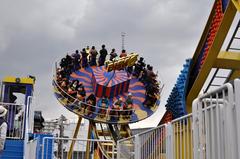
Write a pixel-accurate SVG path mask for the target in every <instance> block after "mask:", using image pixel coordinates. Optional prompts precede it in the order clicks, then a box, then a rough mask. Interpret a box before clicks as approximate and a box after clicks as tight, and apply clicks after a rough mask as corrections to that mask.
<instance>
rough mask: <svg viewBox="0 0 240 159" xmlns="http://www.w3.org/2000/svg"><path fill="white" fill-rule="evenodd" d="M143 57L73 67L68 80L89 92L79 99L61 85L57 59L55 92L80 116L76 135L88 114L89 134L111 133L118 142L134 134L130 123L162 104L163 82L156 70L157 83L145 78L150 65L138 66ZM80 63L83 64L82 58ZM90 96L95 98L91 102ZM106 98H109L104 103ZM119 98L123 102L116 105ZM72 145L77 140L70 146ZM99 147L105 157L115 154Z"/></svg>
mask: <svg viewBox="0 0 240 159" xmlns="http://www.w3.org/2000/svg"><path fill="white" fill-rule="evenodd" d="M142 60H143V58H142V59H141V58H140V60H138V54H136V53H131V54H128V55H127V56H126V57H122V58H118V59H114V60H113V61H106V62H105V65H103V66H89V65H88V66H86V67H82V68H78V69H74V71H72V72H71V73H70V76H69V77H68V79H67V80H68V81H72V82H74V81H78V82H77V83H80V85H81V87H84V89H85V92H86V96H85V97H84V99H79V98H77V97H76V96H75V95H71V94H70V93H69V92H68V91H67V90H66V89H64V88H62V86H61V82H59V77H58V73H59V70H60V67H58V66H59V65H58V63H57V62H56V74H55V75H54V78H53V87H54V94H55V96H56V98H57V100H58V101H59V102H60V103H61V104H62V105H63V106H64V107H65V108H66V109H68V110H69V111H71V112H73V113H75V114H76V115H78V116H79V122H78V125H77V127H76V131H75V134H74V137H76V136H77V133H78V130H79V126H80V123H81V118H85V119H88V120H89V121H90V126H89V132H88V137H89V138H91V137H93V136H94V138H96V139H99V138H101V137H103V138H105V139H106V136H108V137H110V139H113V140H114V141H115V142H116V141H117V140H118V139H121V138H125V137H129V136H131V131H130V128H129V126H128V124H129V123H135V122H138V121H140V120H143V119H145V118H148V117H149V116H151V115H152V114H153V113H154V112H155V111H156V110H157V108H158V106H159V104H160V90H161V89H160V83H159V82H158V81H157V80H156V77H157V76H156V74H154V72H153V71H151V73H152V74H154V75H155V77H154V79H152V80H153V81H154V83H153V81H149V80H146V79H149V77H148V76H145V77H144V71H145V72H147V68H145V66H144V67H142V68H140V69H138V68H139V67H138V65H139V62H140V63H141V62H142V63H143V61H142ZM80 61H83V60H81V59H80ZM80 64H81V65H82V62H80ZM129 70H132V71H129ZM145 75H146V74H145ZM145 78H146V79H145ZM153 86H154V88H155V93H153V92H154V91H153V89H152V88H153ZM129 96H131V101H132V102H130V103H131V104H130V106H129V105H128V104H126V100H127V99H128V98H129ZM90 97H92V98H93V99H94V100H95V102H88V99H89V98H90ZM103 99H104V100H107V102H104V105H103V102H102V100H103ZM119 100H121V101H122V102H120V103H121V104H118V105H117V104H116V103H118V101H119ZM106 103H107V104H106ZM97 125H99V126H97ZM103 127H105V128H103ZM106 129H107V130H106ZM92 134H93V135H92ZM73 145H74V143H73V144H72V145H71V147H73ZM100 150H102V154H104V156H105V157H107V158H108V157H111V155H112V154H107V153H106V152H104V146H102V148H100Z"/></svg>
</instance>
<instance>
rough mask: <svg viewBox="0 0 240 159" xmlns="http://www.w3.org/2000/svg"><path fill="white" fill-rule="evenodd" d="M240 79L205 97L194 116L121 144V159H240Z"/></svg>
mask: <svg viewBox="0 0 240 159" xmlns="http://www.w3.org/2000/svg"><path fill="white" fill-rule="evenodd" d="M239 97H240V80H239V79H237V80H235V81H234V89H233V85H232V84H230V83H227V84H225V85H223V86H222V87H220V88H218V89H216V90H214V91H211V92H209V93H206V94H204V95H201V96H200V97H199V98H197V99H195V100H194V102H193V113H192V114H189V115H186V116H183V117H181V118H178V119H176V120H173V121H172V122H170V123H167V124H165V125H161V126H159V127H157V128H154V129H151V130H148V131H146V132H143V133H141V134H137V135H135V136H132V137H129V138H126V139H122V140H119V141H118V145H117V150H118V159H239V158H240V98H239Z"/></svg>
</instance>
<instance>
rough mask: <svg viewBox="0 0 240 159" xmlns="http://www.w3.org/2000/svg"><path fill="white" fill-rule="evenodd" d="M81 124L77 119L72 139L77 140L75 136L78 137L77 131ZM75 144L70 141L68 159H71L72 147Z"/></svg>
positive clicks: (80, 120)
mask: <svg viewBox="0 0 240 159" xmlns="http://www.w3.org/2000/svg"><path fill="white" fill-rule="evenodd" d="M81 122H82V118H81V117H78V122H77V126H76V128H75V131H74V135H73V138H74V139H76V138H77V135H78V132H79V129H80V126H81ZM75 142H76V141H75V140H72V143H71V146H70V149H69V152H68V159H71V158H72V152H73V147H74V145H75Z"/></svg>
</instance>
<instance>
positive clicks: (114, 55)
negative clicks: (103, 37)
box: [109, 49, 118, 61]
mask: <svg viewBox="0 0 240 159" xmlns="http://www.w3.org/2000/svg"><path fill="white" fill-rule="evenodd" d="M117 56H118V55H117V53H116V52H115V49H112V51H111V53H110V59H109V60H110V61H113V59H115V58H116V57H117Z"/></svg>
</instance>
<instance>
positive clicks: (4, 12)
mask: <svg viewBox="0 0 240 159" xmlns="http://www.w3.org/2000/svg"><path fill="white" fill-rule="evenodd" d="M0 1H1V5H0V78H1V79H2V78H3V77H4V76H7V75H13V76H19V77H22V76H27V75H29V74H30V75H34V76H36V78H37V81H36V85H35V97H36V103H37V108H36V109H37V110H42V111H43V115H44V117H45V118H57V117H59V116H60V115H61V114H64V115H66V116H67V117H69V118H73V117H74V115H73V114H72V113H69V112H68V111H67V110H65V109H64V108H62V107H61V105H60V104H59V103H58V102H57V100H56V99H55V97H54V95H53V92H52V85H51V80H52V66H53V64H54V61H55V60H56V59H59V58H61V57H63V56H65V54H66V53H67V52H69V53H71V52H73V51H74V50H76V49H81V48H83V47H86V45H90V46H92V45H95V46H96V47H97V49H100V46H101V45H102V44H105V45H106V47H107V49H109V50H110V49H111V48H116V49H117V51H120V48H121V32H126V34H127V35H126V39H125V41H126V44H125V46H126V50H127V51H128V52H137V53H139V54H140V55H141V56H144V58H145V61H146V63H150V64H152V65H153V66H154V70H155V71H158V73H159V75H160V79H161V80H162V81H163V82H164V84H165V86H164V90H163V93H162V99H161V104H160V107H159V110H158V111H157V112H156V113H155V114H154V115H153V116H152V117H150V118H148V119H146V120H145V121H143V122H139V123H137V124H135V125H134V127H144V126H156V125H157V123H158V122H159V120H160V119H161V116H162V114H163V113H164V111H165V106H164V105H165V103H166V99H167V97H168V95H169V93H170V91H171V89H172V88H173V85H174V83H175V81H176V78H177V77H178V75H179V72H180V70H181V69H182V65H183V63H184V61H185V59H186V58H191V57H192V56H193V53H194V51H195V48H196V46H197V43H198V41H199V39H200V36H201V33H202V31H203V29H204V26H205V24H206V21H207V18H208V15H209V13H210V10H211V8H212V4H213V2H214V1H213V0H211V1H209V0H201V1H196V0H181V1H180V0H131V1H130V0H119V1H115V0H47V1H43V0H21V1H15V0H0Z"/></svg>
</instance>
